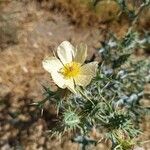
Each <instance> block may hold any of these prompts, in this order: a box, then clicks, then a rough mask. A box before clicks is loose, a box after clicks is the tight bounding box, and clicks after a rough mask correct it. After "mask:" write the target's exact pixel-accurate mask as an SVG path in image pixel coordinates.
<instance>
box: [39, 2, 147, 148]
mask: <svg viewBox="0 0 150 150" xmlns="http://www.w3.org/2000/svg"><path fill="white" fill-rule="evenodd" d="M117 2H118V3H119V4H120V6H121V7H122V9H123V10H124V11H128V10H127V8H126V7H127V6H126V4H125V2H124V0H118V1H117ZM147 4H148V1H145V2H144V4H143V5H144V6H145V5H147ZM135 16H136V14H134V15H133V17H135ZM145 35H146V36H143V37H141V35H140V34H139V33H138V32H135V31H133V30H132V28H130V29H129V30H128V32H127V33H126V35H125V36H124V37H122V38H121V39H118V38H117V37H116V36H115V35H114V34H112V33H111V34H109V36H108V38H107V39H106V40H105V41H102V42H101V45H102V46H101V48H99V49H97V50H98V52H99V54H100V55H101V56H102V59H103V60H102V62H99V66H98V70H97V74H96V76H95V78H94V79H93V80H92V81H91V83H90V84H89V85H88V86H86V87H80V86H78V87H76V91H77V92H76V93H74V94H71V93H69V94H68V93H67V94H66V91H67V90H66V89H58V90H57V91H56V92H52V91H51V90H50V89H49V88H47V87H44V90H45V93H44V95H45V97H46V98H45V99H44V100H43V101H41V102H39V103H37V105H38V106H39V107H40V108H41V109H43V106H44V103H45V102H46V101H49V103H50V104H53V105H55V107H56V109H57V116H58V118H57V121H56V127H55V128H53V129H50V130H52V134H54V133H58V134H60V135H62V136H63V135H64V133H66V132H68V133H72V135H73V137H72V141H73V142H78V143H80V144H82V145H83V147H82V148H83V149H85V148H86V146H88V145H89V144H94V145H95V144H98V143H99V142H100V139H92V137H91V139H90V133H91V132H92V131H93V129H96V131H97V132H99V133H101V134H102V136H103V139H105V140H110V141H111V142H112V149H116V150H127V149H132V148H133V146H134V144H135V143H134V141H133V138H135V137H136V136H137V135H138V134H139V133H140V130H139V127H138V125H139V123H140V121H141V119H142V116H143V114H144V113H145V111H147V110H148V109H147V108H142V107H141V106H140V100H141V99H142V97H143V94H144V85H145V84H146V83H148V82H150V60H148V59H144V60H139V61H138V60H135V59H134V56H133V55H132V54H133V52H134V50H135V49H137V48H142V49H147V45H148V44H147V43H149V36H148V34H145Z"/></svg>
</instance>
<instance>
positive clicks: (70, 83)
mask: <svg viewBox="0 0 150 150" xmlns="http://www.w3.org/2000/svg"><path fill="white" fill-rule="evenodd" d="M65 85H66V87H67V88H68V89H69V90H70V91H71V92H73V93H74V94H75V93H77V92H76V90H75V85H74V80H73V78H71V79H68V80H65Z"/></svg>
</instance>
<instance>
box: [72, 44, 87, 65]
mask: <svg viewBox="0 0 150 150" xmlns="http://www.w3.org/2000/svg"><path fill="white" fill-rule="evenodd" d="M86 57H87V45H85V44H83V43H82V44H80V45H79V46H77V47H76V50H75V57H74V60H73V61H75V62H78V63H81V64H83V63H84V62H85V59H86Z"/></svg>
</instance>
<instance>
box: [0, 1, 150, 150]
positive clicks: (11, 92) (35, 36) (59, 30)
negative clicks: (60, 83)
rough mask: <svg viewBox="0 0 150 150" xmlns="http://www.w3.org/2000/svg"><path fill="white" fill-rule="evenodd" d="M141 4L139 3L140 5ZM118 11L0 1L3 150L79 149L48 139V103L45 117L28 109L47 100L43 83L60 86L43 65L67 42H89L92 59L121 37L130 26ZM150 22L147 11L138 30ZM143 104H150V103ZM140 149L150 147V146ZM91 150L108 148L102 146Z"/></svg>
mask: <svg viewBox="0 0 150 150" xmlns="http://www.w3.org/2000/svg"><path fill="white" fill-rule="evenodd" d="M105 2H106V1H105ZM139 3H140V2H139V1H137V4H136V5H137V6H138V4H139ZM100 6H101V8H100ZM106 6H107V7H106ZM108 6H110V7H108ZM118 9H119V8H118V7H117V6H116V5H115V4H114V3H111V5H108V4H107V5H106V3H103V4H102V3H101V4H98V5H97V7H96V9H94V10H93V8H92V6H90V5H87V4H85V3H81V4H79V3H78V0H77V1H76V2H75V1H73V0H72V1H71V0H49V1H48V0H45V1H44V0H37V1H34V0H0V149H1V150H62V149H63V150H77V149H79V145H77V144H74V143H71V142H70V141H68V138H65V139H63V141H62V142H60V141H59V140H56V139H55V140H51V139H50V137H49V134H48V133H47V131H48V130H49V129H50V127H51V126H52V120H53V119H54V116H53V109H52V108H50V106H49V105H46V107H45V110H44V115H43V116H42V117H41V116H40V113H39V110H37V109H36V108H35V107H31V106H30V104H31V103H32V102H37V101H39V100H41V99H42V98H43V96H42V92H43V91H42V86H41V85H42V84H44V85H52V87H53V88H54V89H55V88H56V87H55V85H54V83H53V82H52V81H51V79H50V75H49V74H48V73H47V72H45V71H44V69H43V68H42V65H41V62H42V60H43V58H44V57H46V56H48V55H51V54H52V51H55V50H56V47H57V46H58V45H59V44H60V43H61V42H62V41H64V40H69V41H70V42H72V43H73V44H74V45H75V44H78V43H80V42H85V43H87V45H88V54H89V56H88V58H90V56H92V54H93V53H96V51H95V49H96V48H98V47H100V41H102V40H103V39H104V38H105V35H106V32H107V31H108V30H110V31H113V32H115V33H116V34H117V35H118V36H119V37H121V36H122V35H123V34H124V33H125V32H126V31H127V29H128V27H129V26H130V20H128V19H127V16H123V19H120V20H119V21H118V20H117V19H118V18H117V17H116V14H117V11H118ZM145 13H146V14H147V15H145ZM148 20H150V14H149V13H148V10H145V11H144V13H143V17H142V16H141V19H140V22H139V24H138V30H140V31H141V32H142V31H143V29H148V27H149V21H148ZM96 55H97V54H96ZM139 55H140V56H143V55H148V54H145V53H144V52H143V51H140V52H139V53H138V55H137V57H139ZM147 58H148V57H147ZM149 91H150V88H149V86H146V88H145V92H146V93H149ZM143 104H144V105H145V104H146V105H149V100H148V99H146V100H145V102H144V103H143ZM149 121H150V120H149V117H148V116H147V117H145V120H144V121H143V122H144V123H143V124H142V125H141V129H144V133H143V135H141V137H139V141H143V142H144V141H147V140H149V139H150V134H149V132H150V124H149ZM142 146H143V147H144V148H145V149H146V150H148V149H150V146H149V142H145V143H144V144H143V145H142ZM92 149H97V150H98V149H104V150H106V149H109V148H107V147H106V145H98V147H96V148H92Z"/></svg>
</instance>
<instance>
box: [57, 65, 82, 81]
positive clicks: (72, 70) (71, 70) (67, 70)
mask: <svg viewBox="0 0 150 150" xmlns="http://www.w3.org/2000/svg"><path fill="white" fill-rule="evenodd" d="M80 68H81V64H80V63H76V62H71V63H67V64H65V65H64V67H63V68H61V69H60V73H61V74H63V76H64V77H65V78H71V77H75V76H77V75H78V74H79V73H80Z"/></svg>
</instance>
